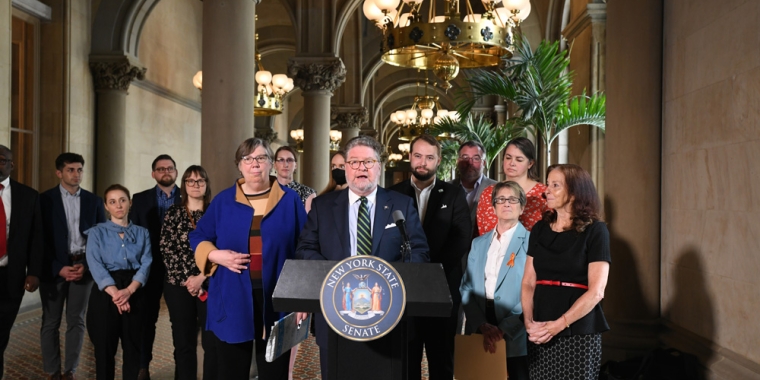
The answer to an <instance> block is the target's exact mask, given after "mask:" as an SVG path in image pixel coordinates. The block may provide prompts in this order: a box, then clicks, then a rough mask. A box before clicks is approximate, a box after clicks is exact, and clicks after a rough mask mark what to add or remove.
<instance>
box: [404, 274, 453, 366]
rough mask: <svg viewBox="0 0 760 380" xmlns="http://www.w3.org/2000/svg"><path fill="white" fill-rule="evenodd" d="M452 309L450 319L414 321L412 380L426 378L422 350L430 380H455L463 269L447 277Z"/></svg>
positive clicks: (416, 319) (411, 354)
mask: <svg viewBox="0 0 760 380" xmlns="http://www.w3.org/2000/svg"><path fill="white" fill-rule="evenodd" d="M446 282H447V283H448V285H449V293H450V294H451V300H452V306H451V313H450V315H449V316H448V317H440V318H433V317H426V318H414V320H413V323H412V326H413V329H412V331H411V332H410V333H411V337H410V338H411V340H410V342H409V364H408V367H407V368H408V371H407V373H408V376H409V380H418V379H420V378H422V349H423V347H424V348H425V355H426V356H427V361H428V371H429V373H430V380H452V379H453V378H454V336H455V335H456V334H457V327H458V326H459V324H458V320H459V310H460V306H461V304H462V296H461V294H460V293H459V284H460V283H461V282H462V269H461V267H457V268H453V269H451V270H449V271H448V272H447V273H446Z"/></svg>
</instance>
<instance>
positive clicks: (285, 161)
mask: <svg viewBox="0 0 760 380" xmlns="http://www.w3.org/2000/svg"><path fill="white" fill-rule="evenodd" d="M275 162H277V163H278V164H280V165H283V164H288V165H290V164H292V163H294V162H296V159H295V158H278V159H277V161H275Z"/></svg>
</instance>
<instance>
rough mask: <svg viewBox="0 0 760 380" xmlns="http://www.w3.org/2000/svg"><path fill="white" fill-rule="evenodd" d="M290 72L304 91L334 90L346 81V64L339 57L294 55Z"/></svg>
mask: <svg viewBox="0 0 760 380" xmlns="http://www.w3.org/2000/svg"><path fill="white" fill-rule="evenodd" d="M288 74H290V77H291V78H293V82H294V84H295V85H296V86H298V87H299V88H300V89H301V90H302V91H304V92H308V91H329V92H333V91H335V90H336V89H337V88H338V87H340V86H341V85H343V82H345V81H346V66H345V65H343V61H342V60H341V59H340V58H338V57H294V58H291V59H289V60H288Z"/></svg>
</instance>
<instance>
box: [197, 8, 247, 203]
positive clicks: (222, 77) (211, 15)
mask: <svg viewBox="0 0 760 380" xmlns="http://www.w3.org/2000/svg"><path fill="white" fill-rule="evenodd" d="M255 18H256V2H255V1H252V0H204V1H203V104H202V112H201V141H202V142H203V143H202V144H201V165H203V167H204V169H206V170H207V171H208V172H209V173H211V175H212V180H213V181H214V183H216V185H215V186H214V187H213V189H214V191H215V192H218V191H220V190H222V189H225V188H227V187H229V186H231V185H232V183H233V181H235V179H236V178H238V177H239V176H240V173H239V172H238V170H237V167H235V164H234V162H233V158H234V155H235V150H236V149H237V147H238V145H239V144H240V143H241V142H243V140H245V139H247V138H250V137H253V136H254V116H253V101H254V93H255V91H256V81H255V80H254V67H256V61H255V51H256V45H255V44H256V41H255V38H254V36H255V33H256V28H255Z"/></svg>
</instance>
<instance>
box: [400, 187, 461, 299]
mask: <svg viewBox="0 0 760 380" xmlns="http://www.w3.org/2000/svg"><path fill="white" fill-rule="evenodd" d="M390 190H393V191H398V192H399V193H401V194H404V195H407V196H409V197H411V198H412V200H413V202H414V207H415V209H419V207H418V206H417V195H416V193H415V191H414V187H412V183H411V180H406V181H402V182H400V183H397V184H395V185H393V186H391V187H390ZM418 218H419V217H418ZM408 219H409V217H408V216H407V220H408ZM422 228H423V229H424V230H425V235H426V236H427V243H428V246H429V247H430V262H431V263H441V264H443V269H444V270H445V271H446V273H450V272H451V271H452V270H453V269H455V268H460V267H461V262H462V257H464V256H465V255H466V254H467V252H469V251H470V243H471V242H472V224H471V222H470V208H469V207H468V206H467V199H466V198H465V195H464V190H462V187H461V186H457V185H452V184H450V183H447V182H445V181H440V180H436V181H435V185H434V187H433V189H432V190H431V191H430V197H429V198H428V204H427V209H426V211H425V220H424V221H423V223H422ZM457 286H459V284H457Z"/></svg>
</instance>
